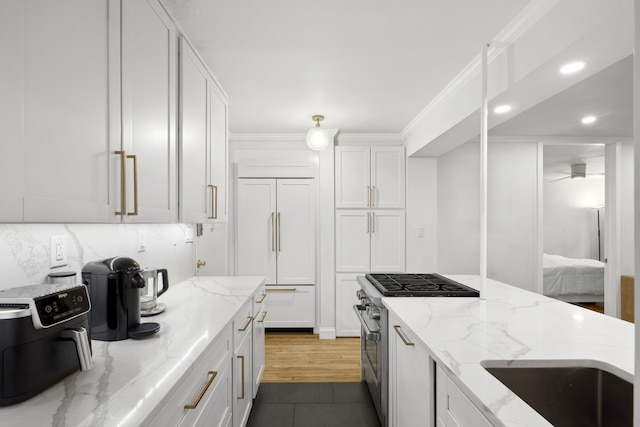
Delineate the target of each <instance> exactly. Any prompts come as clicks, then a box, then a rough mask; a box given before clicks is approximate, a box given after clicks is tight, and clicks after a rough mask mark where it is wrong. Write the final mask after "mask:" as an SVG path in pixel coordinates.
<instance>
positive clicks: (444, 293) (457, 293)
mask: <svg viewBox="0 0 640 427" xmlns="http://www.w3.org/2000/svg"><path fill="white" fill-rule="evenodd" d="M366 278H367V279H368V280H369V281H370V282H371V283H372V284H373V285H374V286H375V287H376V288H377V289H378V290H379V291H380V292H381V293H382V295H383V296H385V297H477V296H479V295H480V294H479V292H478V291H476V290H475V289H472V288H470V287H468V286H465V285H463V284H461V283H458V282H456V281H454V280H451V279H447V278H446V277H443V276H440V275H439V274H435V273H431V274H407V273H367V274H366Z"/></svg>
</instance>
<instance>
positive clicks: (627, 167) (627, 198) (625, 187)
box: [620, 144, 635, 276]
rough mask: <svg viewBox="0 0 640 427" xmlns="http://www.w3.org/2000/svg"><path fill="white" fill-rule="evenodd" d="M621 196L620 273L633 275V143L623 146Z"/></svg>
mask: <svg viewBox="0 0 640 427" xmlns="http://www.w3.org/2000/svg"><path fill="white" fill-rule="evenodd" d="M620 158H621V159H620V160H621V166H622V168H621V169H622V170H621V178H620V182H621V190H620V193H621V197H620V199H621V200H620V211H621V212H620V219H621V223H620V274H622V275H627V276H633V275H634V265H635V261H634V258H635V251H634V243H633V236H634V230H635V227H634V224H633V222H634V208H633V204H634V185H633V169H634V168H633V144H622V146H621V156H620Z"/></svg>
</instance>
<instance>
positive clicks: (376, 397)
mask: <svg viewBox="0 0 640 427" xmlns="http://www.w3.org/2000/svg"><path fill="white" fill-rule="evenodd" d="M357 281H358V284H359V285H360V289H359V290H358V291H357V297H358V299H359V300H360V304H357V305H354V306H353V308H354V310H355V312H356V315H357V316H358V319H359V320H360V323H361V331H362V332H361V339H360V350H361V351H360V360H361V370H362V380H363V381H365V382H366V383H367V386H368V388H369V393H370V394H371V398H372V400H373V404H374V406H375V408H376V412H377V413H378V419H379V420H380V425H381V426H382V427H386V426H387V425H388V422H387V410H388V404H389V335H388V334H389V313H388V312H387V309H386V308H385V307H384V305H383V304H382V298H383V297H478V296H479V292H478V291H476V290H475V289H472V288H470V287H468V286H465V285H463V284H461V283H458V282H455V281H453V280H451V279H448V278H446V277H443V276H441V275H439V274H435V273H431V274H408V273H379V274H372V273H367V274H366V275H365V276H358V277H357Z"/></svg>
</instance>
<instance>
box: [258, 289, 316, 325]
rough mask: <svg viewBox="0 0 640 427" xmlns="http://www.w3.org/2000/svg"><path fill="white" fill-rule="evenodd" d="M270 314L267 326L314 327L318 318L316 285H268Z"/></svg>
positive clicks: (265, 323) (266, 321)
mask: <svg viewBox="0 0 640 427" xmlns="http://www.w3.org/2000/svg"><path fill="white" fill-rule="evenodd" d="M266 293H267V298H268V300H269V315H268V317H267V318H266V320H265V322H264V326H265V327H266V328H313V327H314V326H315V323H316V322H315V320H316V315H315V313H316V287H315V286H312V285H307V286H267V287H266Z"/></svg>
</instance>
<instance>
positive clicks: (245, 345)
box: [233, 299, 253, 427]
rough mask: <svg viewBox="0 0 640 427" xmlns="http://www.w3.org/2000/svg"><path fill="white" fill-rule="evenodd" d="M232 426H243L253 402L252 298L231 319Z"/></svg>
mask: <svg viewBox="0 0 640 427" xmlns="http://www.w3.org/2000/svg"><path fill="white" fill-rule="evenodd" d="M233 331H234V332H233V348H234V351H233V426H234V427H243V426H245V425H246V424H247V421H248V420H249V413H250V412H251V406H252V403H253V387H252V385H253V368H252V360H253V352H252V346H251V342H252V341H253V299H251V300H250V301H248V302H247V303H246V304H245V305H244V306H243V308H242V309H240V311H239V312H238V314H237V315H236V317H235V318H234V319H233Z"/></svg>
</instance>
